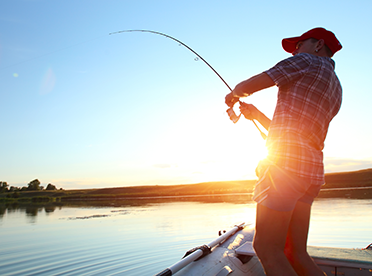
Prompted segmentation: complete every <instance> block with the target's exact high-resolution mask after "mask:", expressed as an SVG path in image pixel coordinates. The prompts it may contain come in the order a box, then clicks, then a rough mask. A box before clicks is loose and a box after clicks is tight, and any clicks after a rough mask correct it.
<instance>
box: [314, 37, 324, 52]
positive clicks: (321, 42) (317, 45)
mask: <svg viewBox="0 0 372 276" xmlns="http://www.w3.org/2000/svg"><path fill="white" fill-rule="evenodd" d="M324 45H325V44H324V39H319V40H318V42H317V44H316V49H317V50H320V49H322V48H323V46H324Z"/></svg>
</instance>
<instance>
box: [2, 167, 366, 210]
mask: <svg viewBox="0 0 372 276" xmlns="http://www.w3.org/2000/svg"><path fill="white" fill-rule="evenodd" d="M325 178H326V184H325V185H324V186H323V187H322V189H321V192H320V193H319V195H318V197H319V198H337V197H339V198H361V199H363V198H372V169H367V170H360V171H355V172H343V173H332V174H326V175H325ZM255 183H256V180H240V181H218V182H205V183H198V184H184V185H169V186H167V185H152V186H150V185H149V186H130V187H117V188H102V189H82V190H53V191H47V190H42V191H24V192H18V193H17V194H16V196H17V197H14V195H15V194H12V192H6V193H1V194H0V203H1V202H20V201H31V202H48V201H61V202H64V201H66V202H68V201H77V200H81V201H84V200H89V201H92V200H120V199H136V198H137V199H141V198H144V199H151V198H154V199H156V198H167V197H168V198H170V197H205V196H222V195H234V194H236V195H238V194H247V195H248V194H250V193H252V192H253V189H254V185H255Z"/></svg>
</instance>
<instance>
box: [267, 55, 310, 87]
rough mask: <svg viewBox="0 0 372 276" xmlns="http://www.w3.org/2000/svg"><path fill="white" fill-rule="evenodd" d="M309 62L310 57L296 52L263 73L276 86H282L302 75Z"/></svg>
mask: <svg viewBox="0 0 372 276" xmlns="http://www.w3.org/2000/svg"><path fill="white" fill-rule="evenodd" d="M310 64H311V59H309V58H308V56H306V55H303V54H297V55H295V56H293V57H290V58H287V59H284V60H282V61H280V62H279V63H277V64H276V65H275V66H274V67H272V68H270V69H269V70H267V71H265V73H266V74H267V75H269V77H270V78H271V79H272V80H273V81H274V82H275V84H276V86H278V87H283V86H285V85H287V84H288V83H293V82H295V81H297V80H299V79H300V78H301V77H302V76H304V75H305V74H306V72H307V70H308V69H309V65H310Z"/></svg>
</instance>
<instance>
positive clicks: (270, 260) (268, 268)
mask: <svg viewBox="0 0 372 276" xmlns="http://www.w3.org/2000/svg"><path fill="white" fill-rule="evenodd" d="M292 212H293V211H289V212H280V211H276V210H273V209H270V208H268V207H266V206H264V205H262V204H257V215H256V230H255V237H254V241H253V247H254V249H255V251H256V254H257V256H258V258H259V259H260V262H261V264H262V266H263V268H264V270H265V273H266V275H268V276H270V275H275V276H297V273H296V272H295V270H294V269H293V267H292V265H291V264H290V262H289V261H288V259H287V257H286V255H285V254H284V247H285V244H286V238H287V232H288V228H289V225H290V222H291V217H292Z"/></svg>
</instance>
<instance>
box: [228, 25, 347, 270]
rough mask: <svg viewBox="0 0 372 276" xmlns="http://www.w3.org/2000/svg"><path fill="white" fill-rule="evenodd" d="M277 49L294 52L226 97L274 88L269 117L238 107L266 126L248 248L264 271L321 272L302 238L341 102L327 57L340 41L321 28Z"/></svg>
mask: <svg viewBox="0 0 372 276" xmlns="http://www.w3.org/2000/svg"><path fill="white" fill-rule="evenodd" d="M282 46H283V48H284V50H285V51H286V52H289V53H291V54H292V55H293V56H292V57H290V58H287V59H284V60H282V61H280V62H279V63H278V64H276V65H275V66H274V67H272V68H271V69H269V70H267V71H265V72H263V73H261V74H258V75H256V76H253V77H251V78H249V79H247V80H245V81H243V82H241V83H239V84H238V85H237V86H236V87H235V89H234V90H233V91H232V92H231V93H229V94H228V95H227V96H226V98H225V102H226V104H227V105H228V106H230V107H232V106H233V105H234V104H235V103H236V102H238V101H239V98H241V97H246V96H249V95H251V94H253V93H255V92H257V91H260V90H263V89H265V88H268V87H272V86H274V85H276V86H278V88H279V91H278V99H277V105H276V108H275V112H274V115H273V119H272V120H270V119H269V118H267V117H266V116H265V115H264V114H263V113H262V112H260V111H259V110H258V109H257V108H256V107H255V106H253V105H251V104H246V103H241V105H240V110H241V112H242V114H243V115H244V116H245V118H247V119H250V120H253V119H255V120H257V121H258V122H260V124H261V125H262V126H263V127H264V128H265V129H267V130H268V137H267V140H266V147H267V149H268V156H267V158H266V159H264V160H263V161H261V162H260V163H259V165H258V166H257V169H256V173H257V176H258V181H257V183H256V186H255V191H254V195H253V199H254V200H255V201H256V202H257V216H256V229H255V237H254V241H253V246H254V249H255V251H256V254H257V256H258V258H259V259H260V261H261V263H262V266H263V268H264V270H265V273H266V274H267V275H276V276H280V275H285V276H290V275H312V276H317V275H325V273H324V272H323V271H322V270H321V269H320V268H319V267H318V266H317V265H316V264H315V263H314V261H313V260H312V258H311V257H310V256H309V254H308V253H307V237H308V230H309V223H310V212H311V205H312V203H313V200H314V198H315V197H316V196H317V195H318V193H319V191H320V187H321V186H322V185H323V184H324V165H323V152H322V150H323V147H324V140H325V138H326V135H327V131H328V127H329V123H330V121H331V120H332V119H333V117H334V116H335V115H336V114H337V113H338V111H339V109H340V106H341V100H342V88H341V84H340V82H339V80H338V78H337V75H336V74H335V72H334V67H335V63H334V61H333V60H332V59H331V57H332V56H333V55H334V54H335V53H336V52H337V51H339V50H340V49H341V48H342V46H341V44H340V42H339V41H338V39H337V38H336V36H335V35H334V34H333V33H332V32H330V31H328V30H326V29H324V28H314V29H311V30H310V31H308V32H306V33H304V34H302V35H301V36H298V37H292V38H285V39H283V40H282Z"/></svg>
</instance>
